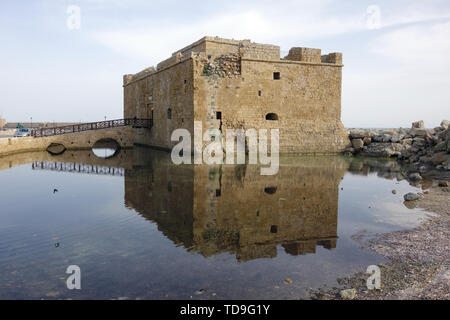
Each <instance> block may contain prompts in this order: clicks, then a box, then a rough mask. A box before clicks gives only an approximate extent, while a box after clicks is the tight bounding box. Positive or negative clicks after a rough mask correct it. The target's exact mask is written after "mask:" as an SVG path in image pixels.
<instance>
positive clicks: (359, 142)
mask: <svg viewBox="0 0 450 320" xmlns="http://www.w3.org/2000/svg"><path fill="white" fill-rule="evenodd" d="M352 146H353V148H355V149H357V150H358V149H361V148H362V147H363V146H364V142H363V140H362V139H353V140H352Z"/></svg>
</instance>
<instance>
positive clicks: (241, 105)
mask: <svg viewBox="0 0 450 320" xmlns="http://www.w3.org/2000/svg"><path fill="white" fill-rule="evenodd" d="M342 67H343V65H342V54H341V53H330V54H327V55H321V50H320V49H310V48H301V47H294V48H291V49H290V51H289V54H288V55H287V56H286V57H284V58H280V47H279V46H275V45H268V44H258V43H253V42H251V41H250V40H242V41H239V40H229V39H222V38H218V37H204V38H202V39H200V40H199V41H197V42H195V43H193V44H191V45H189V46H187V47H185V48H183V49H181V50H178V51H176V52H174V53H173V54H172V56H171V57H170V58H169V59H167V60H165V61H162V62H161V63H159V64H158V65H157V67H156V68H154V67H150V68H147V69H145V70H143V71H141V72H139V73H136V74H127V75H125V76H124V79H123V87H124V117H125V118H134V117H136V118H152V119H153V128H152V129H151V130H148V129H136V130H135V132H136V136H135V142H136V143H139V144H144V145H150V146H155V147H161V148H167V149H170V148H171V147H172V146H173V145H175V144H176V143H177V142H171V139H170V137H171V134H172V132H173V130H175V129H178V128H185V129H187V130H189V131H190V132H191V134H192V135H193V130H194V121H201V122H202V124H203V129H204V130H206V129H209V128H216V129H219V130H222V129H244V130H247V129H271V128H279V129H280V134H279V138H280V152H299V153H335V152H339V151H341V150H343V149H344V148H345V146H346V144H348V137H347V133H346V131H345V129H344V126H343V125H342V123H341V120H340V117H341V80H342ZM224 133H225V132H224Z"/></svg>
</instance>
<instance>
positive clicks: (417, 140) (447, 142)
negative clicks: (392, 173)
mask: <svg viewBox="0 0 450 320" xmlns="http://www.w3.org/2000/svg"><path fill="white" fill-rule="evenodd" d="M449 126H450V121H448V120H443V121H442V122H441V125H440V126H439V127H436V128H433V129H426V128H425V126H424V122H423V121H417V122H414V123H413V124H412V127H411V128H410V129H406V128H399V129H378V130H374V129H351V130H349V131H348V132H349V138H350V141H351V146H349V147H348V148H346V150H345V153H347V154H353V155H361V156H368V157H384V158H394V157H395V158H397V159H398V160H399V161H400V162H402V164H405V165H407V166H409V167H410V168H411V171H419V172H425V171H429V170H438V171H450V129H449Z"/></svg>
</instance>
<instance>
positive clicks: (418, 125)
mask: <svg viewBox="0 0 450 320" xmlns="http://www.w3.org/2000/svg"><path fill="white" fill-rule="evenodd" d="M411 128H418V129H423V128H425V123H424V122H423V120H420V121H416V122H413V123H412V125H411Z"/></svg>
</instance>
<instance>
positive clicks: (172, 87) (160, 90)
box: [124, 56, 194, 148]
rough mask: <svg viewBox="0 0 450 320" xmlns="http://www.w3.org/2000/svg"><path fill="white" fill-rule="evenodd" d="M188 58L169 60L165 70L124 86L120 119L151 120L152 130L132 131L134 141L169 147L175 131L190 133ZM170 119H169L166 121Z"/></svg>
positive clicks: (192, 111) (192, 114)
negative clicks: (184, 130) (180, 130)
mask: <svg viewBox="0 0 450 320" xmlns="http://www.w3.org/2000/svg"><path fill="white" fill-rule="evenodd" d="M192 61H193V60H192V59H191V57H190V56H189V57H185V58H183V59H181V60H178V61H175V60H174V61H173V64H172V65H169V66H166V68H165V69H162V70H159V65H158V71H157V72H153V73H151V74H149V75H147V76H145V77H143V78H140V79H137V80H131V82H130V81H126V82H125V83H124V100H125V101H124V117H125V118H134V117H137V118H153V128H152V129H151V130H148V129H135V136H134V142H135V143H137V144H145V145H151V146H155V147H160V148H170V147H171V146H172V142H171V141H170V136H171V134H172V132H173V130H175V129H178V128H185V129H188V130H189V131H190V132H191V133H193V130H194V129H193V128H194V120H193V119H194V106H193V100H194V99H193V92H194V87H193V73H192ZM169 118H170V119H169Z"/></svg>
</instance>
